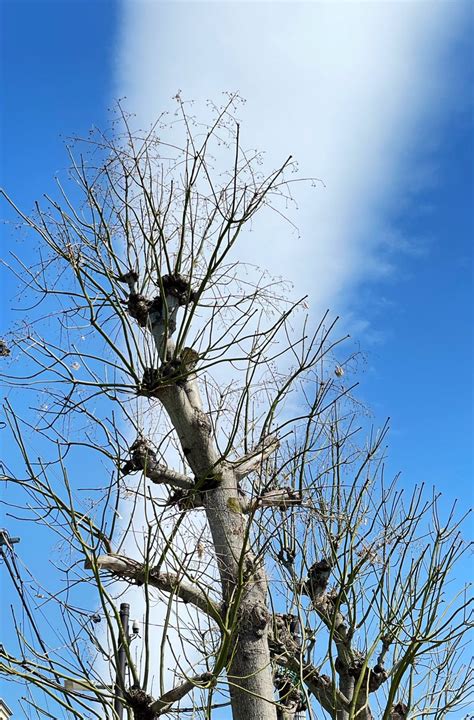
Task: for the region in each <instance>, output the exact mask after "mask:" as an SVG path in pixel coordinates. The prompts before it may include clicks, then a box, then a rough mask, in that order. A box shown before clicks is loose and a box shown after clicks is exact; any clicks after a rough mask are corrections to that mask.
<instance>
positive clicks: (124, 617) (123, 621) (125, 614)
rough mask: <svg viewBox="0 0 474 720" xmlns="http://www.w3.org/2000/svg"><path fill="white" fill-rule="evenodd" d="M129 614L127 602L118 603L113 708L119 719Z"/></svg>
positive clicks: (120, 717)
mask: <svg viewBox="0 0 474 720" xmlns="http://www.w3.org/2000/svg"><path fill="white" fill-rule="evenodd" d="M129 615H130V605H129V604H128V603H121V604H120V625H121V626H122V627H121V630H122V633H123V635H122V633H120V635H119V646H118V657H117V676H116V682H115V702H114V710H115V712H116V714H117V717H118V718H119V720H122V718H123V691H124V688H125V669H126V666H127V655H126V652H125V643H124V642H123V639H125V642H127V643H128V637H129V636H128V619H129Z"/></svg>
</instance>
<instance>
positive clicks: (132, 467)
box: [122, 437, 194, 490]
mask: <svg viewBox="0 0 474 720" xmlns="http://www.w3.org/2000/svg"><path fill="white" fill-rule="evenodd" d="M130 453H131V458H130V460H128V461H127V462H126V463H125V465H124V466H123V468H122V473H123V474H124V475H128V474H129V473H131V472H136V471H139V470H141V471H142V472H143V473H144V475H145V477H147V478H148V479H149V480H151V481H152V482H154V483H156V484H163V483H164V484H166V485H171V486H172V487H176V488H182V489H184V490H191V488H193V487H194V482H193V480H191V478H189V477H187V475H184V474H183V473H180V472H177V471H176V470H172V469H171V468H169V467H167V466H166V465H163V464H162V463H159V462H158V460H157V459H156V453H155V451H154V450H153V448H152V447H151V446H150V444H149V443H148V442H147V441H146V440H145V438H143V437H139V438H138V439H137V440H136V441H135V442H134V443H133V445H132V446H131V447H130Z"/></svg>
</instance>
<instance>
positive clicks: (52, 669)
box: [1, 96, 473, 720]
mask: <svg viewBox="0 0 474 720" xmlns="http://www.w3.org/2000/svg"><path fill="white" fill-rule="evenodd" d="M237 101H238V98H236V97H235V96H231V97H229V100H228V102H227V104H226V105H225V106H224V107H222V108H216V107H211V112H212V113H213V119H212V121H211V123H210V125H208V126H203V125H200V124H199V123H198V122H197V121H196V120H195V118H193V116H192V115H191V113H190V111H189V110H188V106H187V105H186V104H185V103H184V102H183V101H182V100H181V98H179V97H177V115H176V117H175V118H172V120H171V121H169V120H167V118H165V117H163V118H161V119H160V120H159V121H158V123H157V124H156V125H155V126H154V128H153V129H152V130H151V131H149V132H145V133H142V132H139V131H135V130H134V129H133V127H132V126H131V124H130V119H129V118H128V117H127V116H126V114H125V113H123V112H121V113H120V114H119V118H118V121H119V123H118V126H117V127H115V128H114V129H113V131H112V132H111V133H110V134H102V133H99V132H94V133H93V134H92V135H91V137H90V138H88V139H87V140H86V141H81V142H80V143H79V142H76V143H74V145H73V146H72V147H71V148H70V149H69V157H70V164H71V168H70V177H69V182H70V184H69V186H68V187H69V189H68V190H67V191H66V189H64V187H63V185H62V184H61V183H60V182H59V181H58V190H59V193H58V199H53V198H50V197H47V198H46V200H45V202H44V203H43V204H42V205H41V206H40V205H39V204H38V205H37V206H36V210H35V212H34V213H33V214H32V215H31V216H30V215H27V214H25V213H23V212H22V211H21V210H20V209H18V208H16V207H15V206H14V205H13V201H12V200H9V202H10V203H11V204H12V205H13V206H14V207H15V210H16V211H17V213H18V216H19V219H20V224H21V225H23V226H24V227H25V228H27V230H28V231H31V232H32V233H33V234H34V235H36V236H37V237H38V238H39V240H40V251H39V255H38V258H37V262H36V263H31V264H30V263H29V262H26V260H25V258H20V257H16V258H14V260H13V261H12V262H11V263H10V265H11V268H12V269H13V271H14V272H15V273H16V274H17V276H18V278H19V280H20V282H21V284H22V287H23V289H24V290H26V291H27V292H28V295H29V296H31V295H32V296H33V297H34V299H35V300H34V303H33V304H31V303H30V306H29V310H28V317H26V315H25V316H24V318H23V319H22V322H21V323H20V324H19V325H18V327H16V328H15V329H14V331H12V333H11V334H10V335H9V336H8V337H6V338H5V340H4V341H2V346H1V354H2V355H3V356H4V358H3V360H2V362H4V363H5V366H4V367H6V370H5V373H4V377H5V378H6V380H7V382H8V384H9V386H10V387H13V388H14V387H15V386H16V387H17V388H18V392H17V404H15V405H14V404H11V403H10V400H7V401H6V404H5V416H6V421H7V423H8V425H9V428H10V430H11V433H12V436H13V439H14V441H15V448H16V450H15V453H16V457H14V456H13V455H12V454H10V460H9V462H8V466H7V463H5V465H4V468H3V478H4V480H5V481H6V483H7V484H8V487H9V492H10V495H8V496H7V498H8V497H10V498H11V499H10V504H11V505H14V506H15V507H16V508H18V507H19V506H20V507H21V518H22V521H25V522H26V520H29V521H32V522H33V527H32V530H31V536H32V537H33V538H34V537H35V535H34V533H35V532H38V533H40V535H39V536H38V537H41V538H42V541H43V542H46V541H45V539H44V538H45V532H47V534H48V536H49V535H52V536H53V537H56V538H57V543H58V544H57V546H56V552H55V553H53V554H52V555H51V559H50V563H51V565H52V566H53V568H54V571H51V570H46V571H45V570H43V576H44V582H42V581H41V580H40V579H38V577H36V576H35V575H34V574H33V571H32V574H31V575H29V576H28V577H26V578H25V572H26V570H22V568H21V567H20V565H19V560H18V557H17V555H16V553H15V552H14V550H15V548H14V547H13V545H11V544H9V541H8V536H7V535H6V534H5V535H4V540H5V542H4V543H3V547H2V556H3V559H4V563H5V565H6V567H7V569H8V570H9V571H10V574H11V577H12V580H13V582H14V583H16V585H17V588H18V592H19V602H21V603H22V607H23V609H25V610H26V615H24V617H23V620H20V619H18V621H16V634H17V638H16V643H15V645H14V646H13V645H11V646H10V645H7V644H4V646H3V647H2V650H1V657H2V662H1V670H2V673H3V674H5V675H6V676H7V677H8V678H9V679H11V680H14V681H18V682H20V683H23V684H25V685H26V686H27V687H28V688H29V691H28V692H29V694H28V698H27V702H28V703H29V705H25V713H28V712H30V711H31V712H32V713H35V717H36V716H39V717H59V716H61V714H62V715H63V716H65V717H75V718H104V717H107V718H119V717H121V716H122V708H123V709H125V711H126V713H127V716H128V717H129V718H131V719H134V720H154V719H155V718H158V717H160V716H166V717H175V716H179V717H181V716H182V717H194V718H195V717H207V718H209V717H211V716H212V715H213V714H214V713H215V714H216V717H218V714H217V708H219V707H224V708H226V707H227V710H224V711H223V712H224V713H227V717H229V716H230V714H231V715H232V718H233V719H234V720H276V718H279V719H281V720H292V719H293V718H296V717H304V716H306V714H309V716H310V717H312V718H320V717H329V718H335V719H336V720H353V719H355V718H357V720H369V719H370V718H380V720H403V719H407V718H420V717H423V718H444V717H446V716H447V715H448V714H449V713H451V712H453V711H455V712H457V713H459V712H461V709H462V708H463V707H466V703H467V702H468V700H469V695H470V693H471V691H472V687H473V676H472V671H471V669H469V668H467V667H466V666H465V649H464V648H465V642H466V631H467V629H468V627H469V623H470V621H471V601H470V600H469V599H468V597H467V595H466V591H465V590H464V588H463V587H462V586H461V584H460V583H457V582H456V576H455V574H454V569H455V567H456V564H457V563H458V561H459V560H461V559H462V557H463V555H464V554H465V551H466V545H465V543H464V542H463V539H462V537H461V530H460V523H461V520H462V518H457V516H456V515H455V513H454V509H453V511H452V512H448V514H447V517H442V512H441V510H440V507H439V501H438V497H437V495H436V494H432V495H429V494H428V495H427V494H426V492H425V491H424V489H423V487H415V488H414V489H413V491H412V492H411V494H408V495H406V493H405V492H403V491H402V490H401V489H399V487H398V483H397V479H395V480H393V481H387V480H386V479H385V476H384V448H385V439H386V434H387V426H385V427H383V428H382V429H381V430H380V431H378V432H374V433H373V434H372V435H371V436H370V435H369V436H368V437H365V431H364V429H363V427H360V426H359V425H362V426H363V425H364V423H363V422H362V423H361V422H360V420H361V418H360V412H359V410H358V406H357V403H356V402H355V400H354V399H353V397H352V390H353V387H352V386H351V382H350V381H349V378H350V377H351V373H352V366H353V365H354V356H353V355H352V354H351V353H350V351H347V350H345V349H344V348H345V347H346V345H345V344H344V343H343V339H341V338H338V337H337V336H336V334H335V325H336V321H335V320H334V321H332V320H330V318H329V315H326V316H325V317H324V318H323V319H322V321H321V322H320V323H319V324H318V325H315V324H314V322H313V321H312V320H311V319H307V318H305V315H304V313H305V307H306V306H305V302H304V300H302V301H300V302H296V303H293V302H290V301H289V300H288V296H289V292H288V288H287V287H285V285H284V284H282V283H281V282H277V281H275V280H274V279H272V278H270V277H268V276H267V275H266V273H265V272H260V271H259V270H258V269H256V268H255V267H251V266H246V265H245V264H244V263H242V262H240V260H239V254H238V250H236V244H237V242H238V240H239V236H240V235H241V234H242V233H243V231H244V230H245V231H246V232H247V231H248V229H249V228H251V226H252V222H253V218H254V216H255V214H256V213H257V212H262V213H263V214H264V213H265V212H272V211H274V212H277V213H279V214H280V215H281V216H282V221H283V222H284V221H285V207H286V204H287V203H288V202H289V201H291V187H292V183H294V182H295V180H294V179H293V177H292V176H291V174H290V173H291V171H292V170H293V169H294V168H293V164H292V160H291V158H288V160H286V161H285V162H284V163H283V164H282V165H281V167H279V168H278V169H277V170H275V171H274V172H271V173H270V174H264V173H263V172H262V167H263V161H262V157H261V156H260V155H259V153H257V152H249V151H245V150H244V149H243V146H242V143H241V138H240V129H239V124H238V122H237V121H236V116H235V112H236V104H237ZM177 136H181V137H184V143H182V144H180V143H179V142H178V141H176V140H175V139H174V138H176V137H177ZM255 242H258V238H257V239H256V240H255ZM270 251H271V248H269V252H270ZM17 360H18V361H19V368H21V369H18V368H17V367H16V366H15V363H16V361H17ZM30 396H32V397H33V398H35V400H33V402H36V405H34V406H33V407H31V403H30V401H28V400H25V398H27V397H30ZM13 397H15V396H13ZM28 406H29V407H28ZM17 458H20V459H21V463H19V462H18V461H17ZM10 466H11V467H10ZM11 512H12V513H13V514H16V515H18V514H19V513H20V511H19V510H18V509H16V510H15V511H14V512H13V511H11ZM40 526H42V528H40ZM48 547H50V546H48ZM24 579H25V582H23V580H24ZM26 580H27V582H26ZM133 587H138V588H139V589H138V590H137V589H135V590H134V592H133V593H132V591H131V588H133ZM124 593H125V594H124ZM127 593H128V594H127ZM35 595H36V598H35V597H34V596H35ZM38 596H41V601H39V600H38ZM124 598H125V599H127V598H132V601H133V603H135V604H137V603H140V613H141V615H142V617H141V619H140V623H139V625H138V626H137V627H134V631H133V632H130V631H129V630H128V628H127V627H126V625H124V621H123V616H122V621H121V620H120V618H121V616H120V615H119V610H118V603H119V602H120V600H123V599H124ZM35 605H36V613H34V612H33V609H34V606H35ZM39 610H41V612H42V613H43V619H41V618H39V614H38V613H39ZM14 617H15V618H16V615H14ZM124 668H125V670H124ZM33 688H37V689H38V691H37V692H35V691H34V690H33ZM229 706H230V709H229ZM51 707H54V708H55V709H54V710H53V711H52V710H51V709H50V708H51ZM51 713H53V714H51ZM223 716H224V715H223ZM456 717H459V715H456Z"/></svg>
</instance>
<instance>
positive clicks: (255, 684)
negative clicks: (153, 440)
mask: <svg viewBox="0 0 474 720" xmlns="http://www.w3.org/2000/svg"><path fill="white" fill-rule="evenodd" d="M155 396H156V397H157V398H159V400H160V401H161V402H162V404H163V406H164V408H165V409H166V411H167V413H168V415H169V417H170V419H171V422H172V423H173V426H174V428H175V430H176V432H177V434H178V436H179V439H180V443H181V447H182V450H183V453H184V455H185V457H186V459H187V461H188V463H189V466H190V467H191V469H192V471H193V472H194V474H195V477H196V485H197V487H198V489H199V491H200V492H201V494H202V495H203V497H204V507H205V510H206V515H207V520H208V523H209V528H210V531H211V535H212V539H213V542H214V548H215V552H216V557H217V562H218V567H219V572H220V578H221V585H222V593H223V602H224V607H226V609H227V610H228V611H229V612H230V613H232V612H233V611H234V609H235V625H234V627H235V630H234V632H233V636H232V638H231V643H230V656H229V659H228V664H227V676H228V679H229V689H230V697H231V705H232V717H233V720H276V707H275V705H274V703H273V698H274V687H273V674H272V667H271V662H270V651H269V647H268V638H267V633H268V621H269V618H270V614H269V611H268V609H267V597H266V596H267V583H266V577H265V573H264V570H263V568H262V567H261V566H258V565H256V564H255V562H254V557H253V556H252V554H251V553H250V551H249V550H247V549H246V548H245V543H246V521H245V518H244V515H243V513H242V512H241V511H240V509H239V508H240V503H239V494H238V488H237V475H236V472H235V471H234V470H233V469H232V468H231V467H230V466H229V465H226V464H225V463H222V462H221V461H220V458H219V456H218V453H217V450H216V447H215V443H214V441H213V438H212V434H211V426H210V423H209V420H208V418H207V415H206V414H205V413H203V412H202V410H201V409H200V407H199V406H197V404H194V406H193V405H191V401H190V398H196V388H192V387H189V381H188V382H186V384H185V385H178V384H170V385H167V386H162V387H159V388H158V389H157V390H156V391H155Z"/></svg>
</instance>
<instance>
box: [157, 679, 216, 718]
mask: <svg viewBox="0 0 474 720" xmlns="http://www.w3.org/2000/svg"><path fill="white" fill-rule="evenodd" d="M213 678H214V676H213V674H212V673H209V672H208V673H202V675H196V676H195V677H193V678H189V679H187V680H185V681H184V682H182V683H181V685H177V686H176V687H174V688H173V689H172V690H168V692H165V693H164V694H163V695H162V696H161V697H160V698H158V700H155V701H154V702H153V703H152V704H151V705H150V710H151V711H152V712H154V713H157V714H159V715H161V714H163V713H165V712H167V711H168V710H169V709H170V707H171V705H172V704H173V703H175V702H177V701H178V700H181V698H183V697H184V696H185V695H187V694H188V693H189V692H191V690H193V688H195V687H196V686H197V685H199V684H200V683H205V684H206V685H208V684H209V683H210V682H212V680H213Z"/></svg>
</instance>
